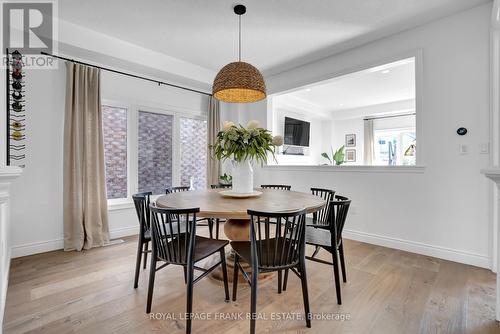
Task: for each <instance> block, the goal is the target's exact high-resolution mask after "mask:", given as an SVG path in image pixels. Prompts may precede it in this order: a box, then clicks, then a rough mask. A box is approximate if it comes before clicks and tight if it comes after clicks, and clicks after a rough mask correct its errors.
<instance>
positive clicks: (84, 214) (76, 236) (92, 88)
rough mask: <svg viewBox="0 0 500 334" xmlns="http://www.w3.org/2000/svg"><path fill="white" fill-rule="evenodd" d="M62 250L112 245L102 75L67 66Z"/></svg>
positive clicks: (88, 69)
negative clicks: (105, 160) (101, 90)
mask: <svg viewBox="0 0 500 334" xmlns="http://www.w3.org/2000/svg"><path fill="white" fill-rule="evenodd" d="M66 69H67V82H66V87H67V88H66V113H65V119H64V166H63V174H64V175H63V189H64V190H63V191H64V203H63V205H64V208H63V211H64V249H65V250H77V251H81V250H82V249H90V248H92V247H97V246H103V245H105V244H107V243H109V230H108V204H107V198H106V180H105V166H104V143H103V133H102V112H101V93H100V89H101V87H100V84H101V81H100V71H99V69H96V68H92V67H88V66H83V65H79V64H74V63H71V62H67V63H66Z"/></svg>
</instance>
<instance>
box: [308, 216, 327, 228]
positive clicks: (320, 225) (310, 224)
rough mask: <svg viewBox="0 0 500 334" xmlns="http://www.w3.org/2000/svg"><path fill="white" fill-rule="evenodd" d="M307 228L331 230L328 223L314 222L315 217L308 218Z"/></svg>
mask: <svg viewBox="0 0 500 334" xmlns="http://www.w3.org/2000/svg"><path fill="white" fill-rule="evenodd" d="M306 226H315V227H319V228H324V229H329V228H330V227H329V225H328V224H327V223H321V222H320V221H318V220H314V219H313V217H306Z"/></svg>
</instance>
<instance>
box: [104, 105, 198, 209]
mask: <svg viewBox="0 0 500 334" xmlns="http://www.w3.org/2000/svg"><path fill="white" fill-rule="evenodd" d="M101 105H106V106H110V107H117V108H123V109H126V110H127V198H114V199H108V210H110V211H112V210H121V209H128V208H132V207H133V206H134V204H133V201H132V195H133V194H135V193H137V192H138V189H139V175H138V172H139V163H138V157H139V111H143V112H150V113H157V114H163V115H171V116H173V124H172V186H177V185H179V183H180V180H181V176H180V166H181V161H180V150H181V148H180V142H179V140H180V118H181V117H182V118H192V119H199V120H204V121H207V115H206V112H203V111H201V110H187V109H186V110H183V109H177V108H175V107H157V106H147V105H144V104H127V103H124V102H121V101H116V100H108V99H102V101H101ZM158 196H159V195H157V196H154V197H153V199H155V198H156V197H158Z"/></svg>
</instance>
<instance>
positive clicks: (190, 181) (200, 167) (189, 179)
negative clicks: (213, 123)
mask: <svg viewBox="0 0 500 334" xmlns="http://www.w3.org/2000/svg"><path fill="white" fill-rule="evenodd" d="M180 146H181V147H180V148H181V184H182V185H189V186H191V188H193V189H205V188H206V187H207V178H206V174H207V173H206V170H207V121H205V120H200V119H194V118H184V117H182V118H181V122H180Z"/></svg>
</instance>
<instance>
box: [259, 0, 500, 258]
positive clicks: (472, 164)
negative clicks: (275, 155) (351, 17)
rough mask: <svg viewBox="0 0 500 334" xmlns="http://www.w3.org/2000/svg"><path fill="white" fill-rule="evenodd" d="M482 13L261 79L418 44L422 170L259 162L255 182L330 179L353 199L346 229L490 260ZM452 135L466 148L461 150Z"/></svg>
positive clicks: (303, 73) (321, 74) (301, 74)
mask: <svg viewBox="0 0 500 334" xmlns="http://www.w3.org/2000/svg"><path fill="white" fill-rule="evenodd" d="M490 15H491V4H486V5H483V6H480V7H477V8H474V9H472V10H469V11H466V12H462V13H459V14H456V15H454V16H450V17H448V18H444V19H441V20H439V21H435V22H433V23H431V24H427V25H425V26H422V27H419V28H416V29H412V30H409V31H406V32H403V33H400V34H396V35H393V36H391V37H388V38H384V39H381V40H379V41H376V42H373V43H370V44H367V45H365V46H362V47H359V48H356V49H353V50H350V51H347V52H344V53H341V54H338V55H335V56H332V57H329V58H326V59H323V60H321V61H317V62H314V63H310V64H308V65H305V66H302V67H299V68H296V69H293V70H291V71H288V72H284V73H281V74H279V75H276V76H273V77H270V78H267V79H266V83H267V85H268V87H269V90H270V91H271V92H272V93H276V92H280V91H285V90H288V89H291V88H294V87H299V86H303V85H306V84H310V83H312V82H316V81H320V80H324V79H326V78H328V77H332V76H335V75H336V74H339V73H343V72H345V71H346V70H349V69H353V68H359V67H360V66H364V65H368V66H369V65H371V64H373V63H376V62H379V61H381V60H385V59H390V58H394V57H397V56H398V55H400V54H404V55H407V53H408V51H411V50H416V49H421V50H422V54H423V73H421V74H422V82H421V87H422V95H423V100H422V101H423V104H422V106H421V107H422V108H421V110H418V112H420V113H421V114H420V117H421V126H422V128H421V129H420V130H421V131H422V134H423V136H422V138H418V144H419V154H422V160H421V161H422V162H423V165H425V169H424V170H423V171H422V170H420V169H418V168H409V169H404V168H396V169H394V171H397V172H387V171H385V170H381V169H380V168H377V167H373V170H372V171H370V170H369V169H366V168H361V169H355V168H354V166H353V168H352V169H349V168H337V169H333V167H327V168H323V167H307V168H305V167H303V168H300V167H267V168H264V169H262V170H259V171H257V173H256V177H255V184H261V183H269V182H273V183H289V184H291V185H292V186H293V188H294V189H296V190H307V189H308V188H310V187H311V186H324V187H331V188H334V189H336V190H337V191H338V192H339V193H342V194H345V195H347V196H349V197H351V198H352V200H353V206H352V210H351V213H350V217H349V220H348V222H347V226H346V229H347V230H348V232H347V233H346V236H348V237H350V238H355V239H359V240H365V241H368V242H373V243H377V244H382V245H387V246H391V247H395V248H402V249H407V250H411V251H414V252H419V253H423V254H428V255H434V256H438V257H442V258H447V259H452V260H455V261H460V262H465V263H470V264H474V265H478V266H483V267H490V265H491V263H490V262H491V249H492V238H491V234H492V227H491V224H490V223H489V222H488V195H487V194H488V183H487V182H488V181H487V180H486V179H485V178H484V177H483V176H482V175H480V173H479V171H480V169H481V168H485V167H487V166H488V164H489V155H488V154H480V153H479V145H480V144H481V143H487V142H488V140H489V111H488V108H489V22H490ZM417 98H418V97H417ZM260 111H261V113H262V114H265V113H266V110H265V108H262V109H261V110H260ZM253 112H254V113H255V110H253ZM460 126H465V127H467V128H468V129H469V133H468V134H467V135H466V136H464V137H459V136H457V135H456V133H455V131H456V129H457V128H458V127H460ZM459 144H466V145H468V147H469V150H470V153H469V154H467V155H461V154H459V150H458V148H459ZM308 168H309V169H308ZM405 170H406V171H405Z"/></svg>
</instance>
